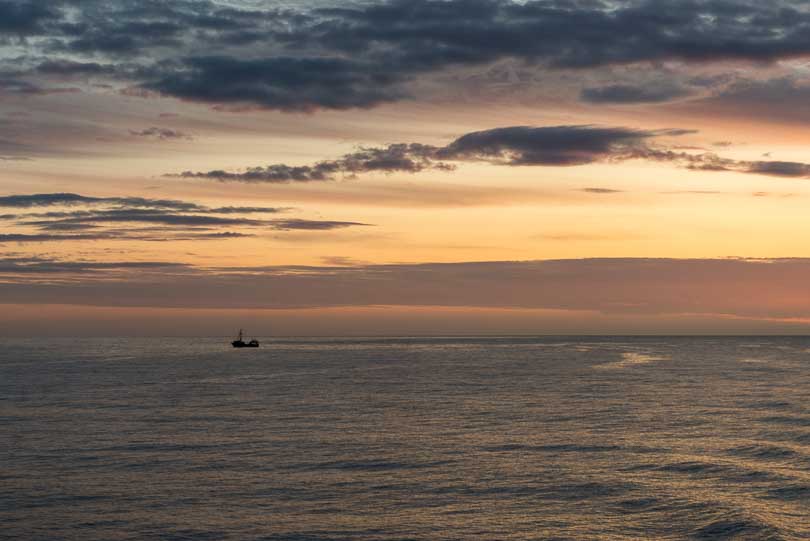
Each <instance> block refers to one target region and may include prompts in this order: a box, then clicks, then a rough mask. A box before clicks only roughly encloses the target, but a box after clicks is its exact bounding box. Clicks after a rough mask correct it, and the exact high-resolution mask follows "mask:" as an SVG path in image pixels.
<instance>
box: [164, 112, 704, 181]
mask: <svg viewBox="0 0 810 541" xmlns="http://www.w3.org/2000/svg"><path fill="white" fill-rule="evenodd" d="M686 133H692V132H690V131H688V130H659V131H644V130H633V129H630V128H600V127H594V126H546V127H532V126H512V127H507V128H495V129H491V130H483V131H477V132H472V133H468V134H466V135H463V136H461V137H459V138H458V139H456V140H455V141H453V142H452V143H450V144H449V145H447V146H444V147H436V146H431V145H422V144H418V143H409V144H408V143H400V144H393V145H388V146H387V147H380V148H361V149H360V150H358V151H357V152H353V153H350V154H346V155H344V156H343V157H341V158H339V159H337V160H327V161H321V162H318V163H316V164H314V165H298V166H292V165H287V164H273V165H268V166H266V167H252V168H248V169H247V170H246V171H244V172H228V171H222V170H213V171H203V172H194V171H185V172H183V173H180V174H178V175H168V176H177V177H181V178H199V179H213V180H219V181H223V182H226V181H233V182H262V183H275V182H310V181H325V180H334V179H335V178H336V175H348V176H354V175H357V174H359V173H369V172H384V173H393V172H405V173H418V172H420V171H424V170H426V169H438V170H442V171H450V170H452V169H454V166H453V165H452V164H448V163H446V161H445V160H450V161H485V162H490V163H495V164H501V165H548V166H568V165H583V164H588V163H593V162H598V161H604V160H608V159H616V160H618V159H628V158H630V157H634V156H636V155H637V154H640V153H643V152H644V151H645V150H646V149H648V146H647V143H646V141H647V140H648V139H652V138H655V137H660V136H679V135H683V134H686Z"/></svg>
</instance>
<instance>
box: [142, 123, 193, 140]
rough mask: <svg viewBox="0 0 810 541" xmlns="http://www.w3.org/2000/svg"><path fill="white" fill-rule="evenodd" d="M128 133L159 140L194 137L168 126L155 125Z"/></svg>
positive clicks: (190, 138) (189, 138)
mask: <svg viewBox="0 0 810 541" xmlns="http://www.w3.org/2000/svg"><path fill="white" fill-rule="evenodd" d="M129 134H130V135H132V136H134V137H145V138H150V139H160V140H161V141H167V140H171V139H186V140H189V141H190V140H192V139H194V137H193V136H191V135H189V134H187V133H185V132H182V131H179V130H173V129H170V128H158V127H157V126H152V127H151V128H146V129H143V130H129Z"/></svg>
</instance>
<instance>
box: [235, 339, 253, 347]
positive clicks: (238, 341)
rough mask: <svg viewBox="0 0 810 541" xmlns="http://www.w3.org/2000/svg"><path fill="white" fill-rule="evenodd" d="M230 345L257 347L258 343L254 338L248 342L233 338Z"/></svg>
mask: <svg viewBox="0 0 810 541" xmlns="http://www.w3.org/2000/svg"><path fill="white" fill-rule="evenodd" d="M231 345H232V346H233V347H235V348H257V347H259V343H258V342H256V341H255V340H253V341H250V342H243V341H241V340H234V341H233V342H231Z"/></svg>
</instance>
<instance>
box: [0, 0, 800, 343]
mask: <svg viewBox="0 0 810 541" xmlns="http://www.w3.org/2000/svg"><path fill="white" fill-rule="evenodd" d="M808 123H810V5H808V4H807V2H804V1H792V0H774V1H771V2H754V1H748V0H739V1H738V0H684V1H671V0H656V1H644V0H639V1H624V0H621V1H607V0H605V1H603V0H528V1H519V2H518V1H512V0H362V1H361V0H357V1H352V0H349V1H341V2H325V1H303V0H296V1H274V2H269V1H260V0H210V1H209V0H177V1H173V2H162V1H150V0H137V1H136V0H104V1H102V0H53V1H49V2H41V1H38V0H0V336H38V335H53V336H96V335H116V336H118V335H120V336H129V335H132V336H166V335H170V336H175V335H177V336H194V335H227V334H231V333H232V332H234V330H235V329H236V328H238V327H244V328H246V329H248V332H249V333H251V334H255V335H257V336H273V335H356V336H358V335H359V336H368V335H381V334H385V335H408V334H760V333H761V334H780V333H790V334H793V333H801V334H804V333H807V332H809V331H810V285H808V284H809V283H810V282H808V280H807V277H808V276H810V213H808V212H807V211H806V209H807V206H808V204H809V203H810V182H809V181H810V156H807V155H806V151H805V149H806V148H807V146H808V143H810V130H807V129H806V126H807V125H808Z"/></svg>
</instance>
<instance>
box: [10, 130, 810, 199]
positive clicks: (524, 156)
mask: <svg viewBox="0 0 810 541" xmlns="http://www.w3.org/2000/svg"><path fill="white" fill-rule="evenodd" d="M691 133H695V132H694V131H692V130H683V129H665V130H635V129H631V128H600V127H594V126H546V127H532V126H511V127H506V128H494V129H491V130H483V131H477V132H472V133H468V134H466V135H463V136H461V137H459V138H458V139H456V140H455V141H453V142H452V143H450V144H449V145H446V146H444V147H436V146H430V145H420V144H416V143H411V144H404V143H403V144H394V145H389V146H387V147H380V148H362V149H360V150H359V151H357V152H354V153H351V154H346V155H344V156H343V157H342V158H339V159H337V160H331V161H321V162H318V163H316V164H315V165H301V166H290V165H286V164H274V165H269V166H266V167H254V168H249V169H247V170H246V171H245V172H228V171H222V170H213V171H205V172H193V171H186V172H183V173H180V174H179V175H167V176H176V177H181V178H191V179H213V180H219V181H233V182H248V183H251V182H255V183H278V182H311V181H327V180H334V179H335V178H336V175H338V174H340V175H348V176H354V175H357V174H359V173H367V172H375V171H382V172H386V173H391V172H407V173H417V172H420V171H423V170H426V169H439V170H444V171H449V170H452V169H454V165H452V164H448V163H447V161H479V162H486V163H491V164H495V165H508V166H576V165H586V164H590V163H598V162H622V161H627V160H647V161H655V162H667V163H670V164H673V165H675V166H677V167H683V168H685V169H691V170H695V171H731V172H738V173H747V174H758V175H767V176H778V177H793V178H806V177H810V164H807V163H803V162H787V161H778V160H756V161H748V160H734V159H729V158H724V157H722V156H719V155H717V154H714V153H712V152H698V153H690V152H686V151H684V150H681V149H683V148H690V149H692V148H695V149H698V150H699V147H682V146H681V147H672V148H667V147H666V146H663V145H661V144H656V143H655V141H656V140H657V139H659V138H665V137H678V136H682V135H687V134H691ZM584 191H586V192H591V193H614V191H613V190H608V189H604V188H585V189H584ZM0 204H2V199H0Z"/></svg>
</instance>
